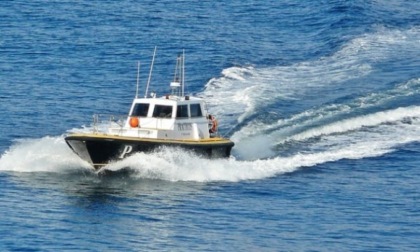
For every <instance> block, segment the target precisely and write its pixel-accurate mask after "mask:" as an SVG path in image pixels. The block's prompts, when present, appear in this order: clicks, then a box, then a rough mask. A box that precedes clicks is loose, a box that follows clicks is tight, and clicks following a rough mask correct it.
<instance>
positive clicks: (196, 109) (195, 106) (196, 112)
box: [190, 104, 203, 117]
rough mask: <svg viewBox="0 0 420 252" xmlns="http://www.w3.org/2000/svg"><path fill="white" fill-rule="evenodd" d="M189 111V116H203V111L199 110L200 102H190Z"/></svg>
mask: <svg viewBox="0 0 420 252" xmlns="http://www.w3.org/2000/svg"><path fill="white" fill-rule="evenodd" d="M190 112H191V117H201V116H203V113H202V112H201V106H200V104H191V105H190Z"/></svg>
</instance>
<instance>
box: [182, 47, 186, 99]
mask: <svg viewBox="0 0 420 252" xmlns="http://www.w3.org/2000/svg"><path fill="white" fill-rule="evenodd" d="M181 64H182V65H181V71H182V78H181V85H182V94H181V96H182V97H183V96H184V85H185V49H183V50H182V62H181Z"/></svg>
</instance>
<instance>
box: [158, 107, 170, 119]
mask: <svg viewBox="0 0 420 252" xmlns="http://www.w3.org/2000/svg"><path fill="white" fill-rule="evenodd" d="M153 117H162V118H170V117H172V106H167V105H155V110H154V111H153Z"/></svg>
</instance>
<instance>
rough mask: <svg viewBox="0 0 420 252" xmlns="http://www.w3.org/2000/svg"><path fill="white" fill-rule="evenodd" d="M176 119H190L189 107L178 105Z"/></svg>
mask: <svg viewBox="0 0 420 252" xmlns="http://www.w3.org/2000/svg"><path fill="white" fill-rule="evenodd" d="M176 117H177V118H182V117H188V105H178V107H177V108H176Z"/></svg>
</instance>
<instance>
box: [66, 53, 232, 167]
mask: <svg viewBox="0 0 420 252" xmlns="http://www.w3.org/2000/svg"><path fill="white" fill-rule="evenodd" d="M155 54H156V48H155V51H154V53H153V60H152V64H151V67H150V73H149V78H148V82H147V86H146V91H145V95H144V97H142V98H139V95H138V91H139V77H138V76H139V68H140V63H139V65H138V71H137V89H136V95H135V98H134V100H133V102H132V104H131V108H130V110H129V113H128V115H125V116H113V115H111V116H108V117H106V119H104V117H103V116H100V115H94V116H93V118H94V119H93V127H92V130H90V132H87V133H86V132H84V133H70V134H68V135H67V136H66V137H65V141H66V143H67V145H68V146H69V147H70V148H71V149H72V150H73V152H74V153H76V154H77V155H78V156H79V157H80V158H81V159H83V160H85V161H87V162H88V163H89V164H91V165H92V166H93V167H94V169H96V170H99V169H100V168H102V167H103V166H105V165H107V164H109V163H111V162H115V161H118V160H122V159H124V158H127V157H128V156H130V155H133V154H135V153H138V152H144V153H150V152H154V151H158V150H159V149H161V148H167V147H170V148H172V147H174V148H178V149H180V150H182V151H189V152H193V153H194V154H197V155H199V156H202V157H205V158H227V157H229V156H230V153H231V149H232V147H233V146H234V143H233V142H232V141H231V140H229V139H228V138H224V137H222V136H221V135H220V134H219V131H218V121H217V119H216V117H215V116H214V115H212V114H210V113H209V112H208V111H207V106H206V102H205V100H204V99H202V98H199V97H194V96H190V95H185V94H184V87H185V85H184V82H185V77H184V75H185V53H184V52H183V53H182V54H180V55H178V57H177V59H176V66H175V74H174V78H173V81H172V82H170V90H169V93H168V94H165V95H163V96H161V97H158V96H157V95H156V93H153V92H152V93H150V94H148V89H149V85H150V79H151V78H150V77H151V73H152V69H153V62H154V59H155Z"/></svg>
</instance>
